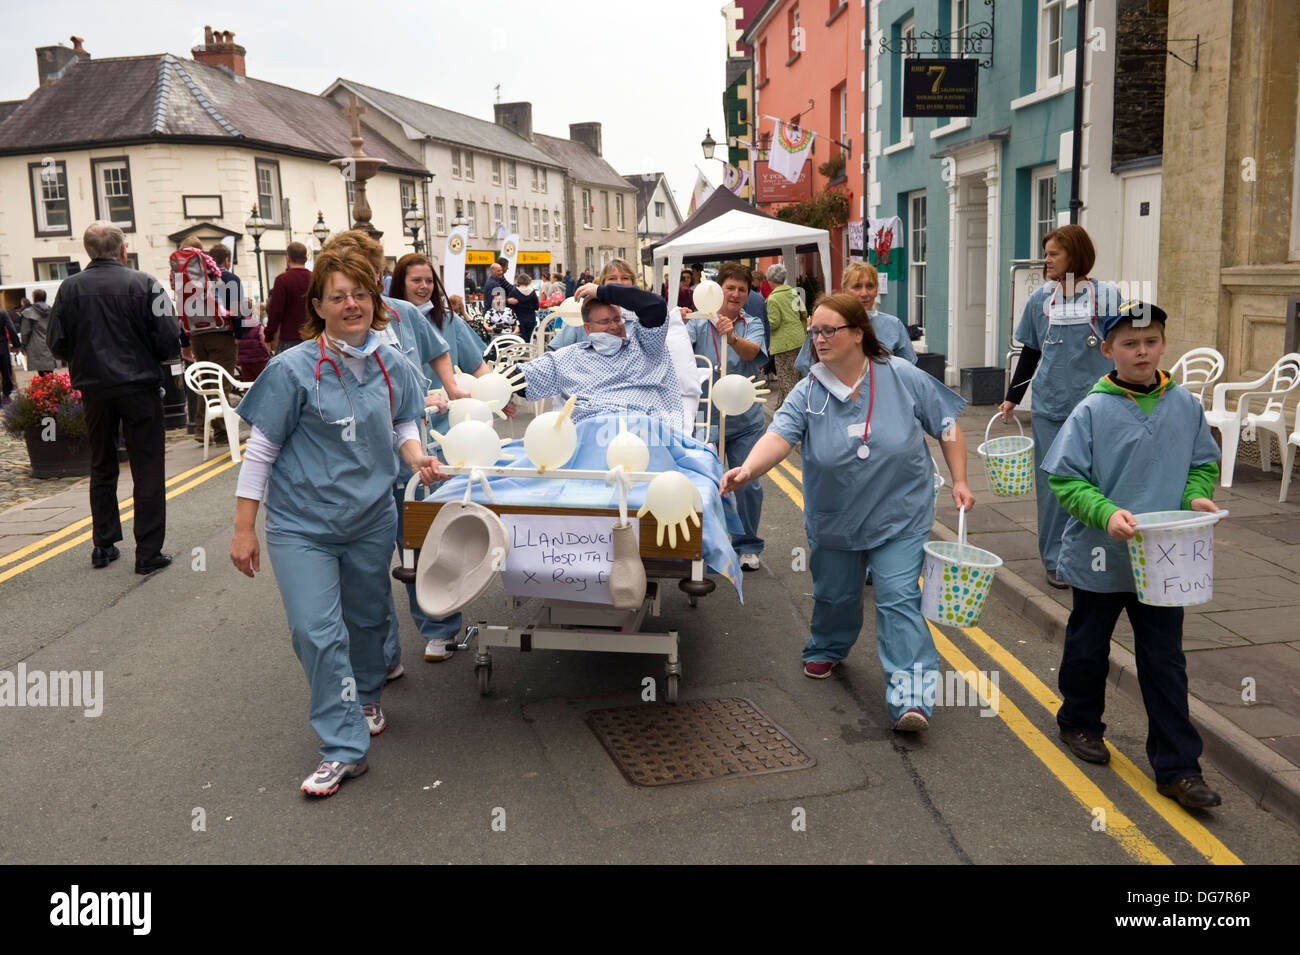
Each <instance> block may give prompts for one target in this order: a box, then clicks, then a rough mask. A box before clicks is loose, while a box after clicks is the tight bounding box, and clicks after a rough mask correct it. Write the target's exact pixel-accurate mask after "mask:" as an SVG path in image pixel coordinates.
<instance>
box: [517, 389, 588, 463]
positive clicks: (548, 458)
mask: <svg viewBox="0 0 1300 955" xmlns="http://www.w3.org/2000/svg"><path fill="white" fill-rule="evenodd" d="M577 400H578V399H577V396H576V395H575V396H573V397H571V398H570V399H569V400H568V401H566V402H565V403H564V407H563V408H561V409H560V410H559V411H548V412H546V414H542V415H538V416H537V417H536V418H534V419H533V420H532V423H531V424H529V425H528V430H527V431H525V432H524V451H525V452H526V453H527V455H528V459H529V460H530V461H532V462H533V464H535V465H537V469H538V470H539V471H544V470H546V469H547V468H562V467H564V466H565V465H566V464H568V463H569V459H570V458H571V457H573V452H574V451H575V450H576V449H577V447H578V429H577V428H575V427H574V426H573V421H571V420H570V415H572V414H573V403H574V402H575V401H577Z"/></svg>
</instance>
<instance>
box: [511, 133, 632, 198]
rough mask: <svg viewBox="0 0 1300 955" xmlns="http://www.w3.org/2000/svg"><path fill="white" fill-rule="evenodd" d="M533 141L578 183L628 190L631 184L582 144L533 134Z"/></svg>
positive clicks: (556, 137)
mask: <svg viewBox="0 0 1300 955" xmlns="http://www.w3.org/2000/svg"><path fill="white" fill-rule="evenodd" d="M533 139H535V140H536V141H537V145H538V146H539V147H541V149H542V150H543V151H545V152H547V153H549V154H550V155H551V157H552V158H553V159H554V160H555V161H556V162H558V163H559V164H560V165H561V166H564V167H565V168H566V169H568V170H569V175H570V176H571V177H572V178H573V179H576V180H577V181H578V182H588V183H592V184H593V185H597V186H612V187H613V188H615V189H622V190H625V191H626V190H630V189H632V188H633V186H632V184H631V183H630V182H628V181H627V180H626V179H624V178H623V177H622V176H620V175H619V174H618V173H617V172H615V171H614V167H613V166H611V165H610V164H609V163H607V162H605V160H603V159H601V158H600V157H599V156H597V155H596V154H595V153H593V152H592V151H591V150H590V149H588V148H587V147H586V146H584V145H583V144H582V143H577V142H574V141H573V140H572V139H560V138H559V137H558V136H544V135H543V134H541V133H534V134H533Z"/></svg>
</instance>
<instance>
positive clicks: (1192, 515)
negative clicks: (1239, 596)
mask: <svg viewBox="0 0 1300 955" xmlns="http://www.w3.org/2000/svg"><path fill="white" fill-rule="evenodd" d="M1227 516H1228V512H1227V511H1215V512H1214V513H1211V514H1207V513H1205V512H1204V511H1150V512H1148V513H1146V514H1135V515H1134V517H1135V518H1136V520H1137V534H1135V535H1134V536H1133V538H1132V539H1131V540H1129V542H1128V557H1129V563H1130V564H1131V565H1132V567H1133V583H1134V585H1135V587H1136V589H1137V598H1138V600H1139V601H1141V602H1142V603H1144V604H1149V605H1150V606H1152V607H1194V606H1196V605H1197V604H1203V603H1209V602H1210V600H1212V599H1213V598H1214V525H1215V524H1217V523H1219V521H1221V520H1222V519H1223V518H1225V517H1227Z"/></svg>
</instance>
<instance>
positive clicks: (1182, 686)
mask: <svg viewBox="0 0 1300 955" xmlns="http://www.w3.org/2000/svg"><path fill="white" fill-rule="evenodd" d="M1165 320H1166V315H1165V312H1164V311H1163V310H1162V309H1160V308H1158V307H1156V306H1155V305H1150V304H1147V303H1145V302H1139V301H1129V302H1125V303H1123V304H1122V305H1120V306H1119V308H1118V310H1117V313H1116V314H1114V315H1107V316H1105V317H1104V318H1103V319H1102V328H1101V332H1102V335H1103V336H1104V338H1105V340H1104V341H1103V342H1102V343H1101V350H1102V353H1103V354H1104V355H1105V356H1106V358H1108V359H1110V360H1112V361H1114V363H1115V370H1114V371H1112V372H1110V373H1109V374H1107V375H1105V376H1103V377H1102V378H1101V379H1100V380H1099V381H1098V382H1097V384H1096V385H1094V386H1093V388H1092V391H1091V392H1090V393H1089V394H1088V395H1087V397H1085V398H1084V399H1083V401H1081V402H1080V403H1079V404H1078V406H1077V407H1076V408H1075V409H1074V411H1073V412H1071V414H1070V416H1069V418H1067V419H1066V421H1065V424H1064V425H1063V426H1062V428H1061V432H1060V434H1059V436H1058V437H1057V439H1056V441H1055V442H1054V443H1053V444H1052V446H1051V448H1050V449H1049V450H1048V452H1047V454H1046V456H1045V457H1044V459H1043V470H1044V471H1046V472H1047V473H1048V475H1049V477H1048V483H1049V484H1050V486H1051V489H1052V492H1053V493H1054V494H1055V495H1056V497H1057V499H1058V500H1059V501H1060V502H1061V506H1062V507H1063V508H1064V509H1065V511H1066V512H1067V513H1068V514H1069V515H1070V519H1069V522H1068V523H1067V524H1066V527H1065V532H1064V534H1063V535H1062V538H1061V556H1060V562H1059V563H1058V565H1057V566H1058V571H1059V573H1060V575H1061V577H1062V578H1063V579H1064V580H1065V581H1066V582H1067V583H1068V584H1070V586H1071V587H1073V589H1074V609H1073V611H1072V612H1071V614H1070V620H1069V624H1068V626H1067V627H1066V632H1065V648H1064V653H1063V656H1062V659H1061V669H1060V684H1059V685H1060V689H1061V697H1062V700H1063V702H1062V704H1061V709H1060V711H1059V712H1058V713H1057V716H1056V720H1057V723H1058V725H1059V726H1060V730H1061V738H1062V739H1063V740H1064V741H1065V742H1066V744H1067V745H1068V746H1069V747H1070V750H1071V751H1072V752H1073V753H1074V754H1075V755H1076V756H1078V757H1079V758H1080V759H1082V760H1085V761H1086V762H1090V763H1106V762H1108V761H1109V760H1110V752H1109V750H1108V749H1107V748H1106V744H1105V742H1104V740H1103V734H1104V732H1105V729H1106V724H1105V723H1103V722H1102V720H1101V716H1102V711H1103V709H1104V707H1105V702H1106V700H1105V696H1106V674H1107V670H1108V659H1109V651H1110V638H1111V634H1112V633H1113V632H1114V629H1115V622H1116V621H1117V620H1118V619H1119V614H1120V611H1121V610H1123V611H1127V612H1128V618H1129V621H1130V622H1131V623H1132V625H1133V647H1134V653H1135V655H1136V656H1137V668H1138V684H1139V686H1140V687H1141V689H1142V701H1143V704H1144V705H1145V707H1146V711H1147V722H1148V730H1147V758H1148V759H1149V760H1150V762H1151V767H1152V769H1154V770H1155V776H1156V783H1157V786H1158V788H1159V791H1160V792H1161V793H1162V794H1163V795H1165V796H1168V797H1169V798H1171V799H1175V800H1177V801H1178V802H1179V803H1180V804H1181V805H1182V806H1184V807H1186V808H1188V809H1205V808H1209V807H1211V806H1217V805H1219V803H1220V798H1219V795H1218V793H1216V792H1214V790H1212V789H1210V788H1209V787H1208V786H1207V785H1206V784H1205V780H1204V779H1203V778H1202V777H1201V768H1200V764H1199V758H1200V755H1201V739H1200V736H1198V735H1197V733H1196V729H1195V727H1193V726H1192V722H1191V719H1190V717H1189V716H1188V708H1187V662H1186V658H1185V657H1184V656H1183V649H1182V638H1183V608H1182V607H1154V606H1149V605H1147V604H1144V603H1140V602H1139V601H1138V599H1137V594H1136V593H1135V590H1134V584H1133V572H1132V569H1131V567H1130V564H1129V557H1128V553H1127V546H1126V544H1125V542H1126V541H1128V540H1129V539H1131V538H1132V537H1133V536H1134V535H1135V534H1136V533H1137V530H1138V528H1137V524H1136V521H1135V519H1134V516H1133V515H1134V514H1136V513H1143V512H1150V511H1172V510H1188V509H1190V510H1194V511H1205V512H1214V511H1217V510H1218V507H1217V506H1215V504H1214V502H1213V501H1212V500H1211V496H1212V495H1213V493H1214V485H1215V483H1216V482H1217V481H1218V478H1219V466H1218V459H1219V448H1218V446H1217V445H1216V444H1215V442H1214V438H1213V437H1212V436H1211V434H1210V428H1209V425H1208V424H1207V423H1206V421H1205V415H1204V413H1203V411H1202V410H1201V405H1200V402H1198V401H1197V400H1196V398H1194V397H1193V396H1192V395H1191V394H1190V393H1189V392H1188V391H1186V390H1185V389H1183V388H1181V387H1179V386H1178V385H1177V384H1176V383H1175V382H1174V381H1172V380H1171V379H1170V377H1169V375H1168V373H1167V372H1163V371H1160V370H1159V361H1160V358H1161V356H1162V355H1163V354H1164V351H1165Z"/></svg>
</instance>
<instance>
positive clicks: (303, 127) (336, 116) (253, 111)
mask: <svg viewBox="0 0 1300 955" xmlns="http://www.w3.org/2000/svg"><path fill="white" fill-rule="evenodd" d="M361 127H362V129H361V134H362V136H363V137H364V138H365V143H364V145H363V146H362V149H363V150H364V151H365V153H366V155H367V156H372V157H375V158H377V159H383V160H385V161H386V162H387V165H386V166H385V167H384V169H385V171H393V172H408V173H415V174H418V175H427V174H428V170H426V169H425V168H424V167H423V166H422V165H421V164H420V163H419V161H418V160H416V159H414V158H412V157H411V156H409V155H407V154H406V153H405V152H403V151H402V150H401V149H400V148H398V147H397V146H395V145H393V144H392V143H390V142H389V141H388V140H386V139H384V138H383V137H382V136H380V135H379V134H378V133H377V132H375V131H374V130H373V129H371V128H369V127H368V126H366V124H365V120H364V117H363V119H362V123H361ZM351 132H352V128H351V123H350V121H349V119H348V117H347V114H346V113H344V111H343V108H342V107H341V106H340V105H339V104H338V103H336V102H335V101H334V100H332V99H327V98H325V97H322V96H317V95H315V94H314V93H307V92H304V91H302V90H295V89H291V88H289V87H287V86H280V85H278V84H275V83H267V82H265V81H263V80H258V79H253V78H252V77H245V76H236V75H235V74H233V73H231V72H229V71H228V70H225V69H221V68H219V67H215V66H207V65H205V64H202V63H197V62H195V61H193V60H187V59H180V58H178V57H175V56H172V55H171V54H170V53H160V54H154V55H150V56H132V57H116V58H105V59H92V60H85V61H82V62H80V63H78V64H76V66H75V67H74V68H72V69H70V70H68V72H67V73H65V74H64V76H63V77H62V78H61V79H59V80H58V81H57V82H55V83H51V84H50V85H48V86H44V87H41V88H40V89H38V90H36V91H35V92H34V93H32V95H31V96H29V97H28V98H27V99H26V100H24V101H23V102H22V104H21V105H20V106H19V107H18V108H17V109H16V110H14V111H13V113H12V114H11V115H9V117H8V118H7V119H5V120H4V121H3V122H0V155H13V154H21V153H32V152H52V151H55V150H60V149H73V148H86V147H90V146H99V145H110V144H112V145H126V144H129V143H135V142H159V141H168V140H180V141H183V142H204V141H207V142H225V143H231V144H238V145H250V146H252V145H256V146H265V147H266V148H268V149H270V150H273V151H275V152H281V153H291V154H297V155H303V156H308V157H312V158H320V159H333V158H335V157H338V156H347V155H350V154H351V152H352V144H351V143H350V142H349V137H350V136H351Z"/></svg>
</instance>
